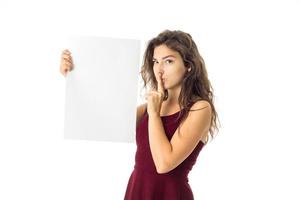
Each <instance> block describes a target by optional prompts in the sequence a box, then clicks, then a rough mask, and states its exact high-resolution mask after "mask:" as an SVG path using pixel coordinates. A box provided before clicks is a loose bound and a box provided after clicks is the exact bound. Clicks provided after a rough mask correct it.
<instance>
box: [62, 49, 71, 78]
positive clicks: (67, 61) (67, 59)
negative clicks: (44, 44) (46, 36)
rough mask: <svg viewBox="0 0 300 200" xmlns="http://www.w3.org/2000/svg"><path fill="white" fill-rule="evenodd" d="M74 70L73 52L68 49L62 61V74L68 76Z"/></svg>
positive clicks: (63, 52) (63, 53) (63, 54)
mask: <svg viewBox="0 0 300 200" xmlns="http://www.w3.org/2000/svg"><path fill="white" fill-rule="evenodd" d="M72 69H73V61H72V56H71V52H70V51H69V50H68V49H65V50H63V51H62V54H61V61H60V73H62V75H64V76H66V75H67V72H68V71H71V70H72Z"/></svg>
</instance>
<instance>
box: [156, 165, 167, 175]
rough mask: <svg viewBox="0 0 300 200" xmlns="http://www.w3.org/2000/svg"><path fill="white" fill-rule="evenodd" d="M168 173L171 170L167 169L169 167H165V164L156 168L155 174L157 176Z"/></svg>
mask: <svg viewBox="0 0 300 200" xmlns="http://www.w3.org/2000/svg"><path fill="white" fill-rule="evenodd" d="M169 171H171V170H170V168H169V165H167V164H166V163H164V164H162V165H160V166H157V167H156V172H157V173H158V174H165V173H168V172H169Z"/></svg>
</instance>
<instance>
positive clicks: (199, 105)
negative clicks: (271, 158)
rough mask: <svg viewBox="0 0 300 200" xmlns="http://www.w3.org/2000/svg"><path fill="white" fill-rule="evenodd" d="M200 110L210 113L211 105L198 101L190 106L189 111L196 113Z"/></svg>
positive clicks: (204, 101)
mask: <svg viewBox="0 0 300 200" xmlns="http://www.w3.org/2000/svg"><path fill="white" fill-rule="evenodd" d="M202 109H207V110H208V111H209V112H210V111H211V105H210V103H209V102H208V101H206V100H198V101H196V102H195V103H194V104H193V105H192V106H191V109H190V110H191V111H198V110H202Z"/></svg>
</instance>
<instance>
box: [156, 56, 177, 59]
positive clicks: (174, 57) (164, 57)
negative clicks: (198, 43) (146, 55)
mask: <svg viewBox="0 0 300 200" xmlns="http://www.w3.org/2000/svg"><path fill="white" fill-rule="evenodd" d="M168 57H174V58H176V57H175V56H174V55H168V56H165V57H163V58H162V59H166V58H168ZM153 60H156V58H153Z"/></svg>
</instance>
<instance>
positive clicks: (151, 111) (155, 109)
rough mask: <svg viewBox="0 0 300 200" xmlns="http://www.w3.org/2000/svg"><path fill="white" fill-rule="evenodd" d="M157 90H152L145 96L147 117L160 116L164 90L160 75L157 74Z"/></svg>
mask: <svg viewBox="0 0 300 200" xmlns="http://www.w3.org/2000/svg"><path fill="white" fill-rule="evenodd" d="M157 82H158V83H157V90H152V91H150V92H149V93H147V94H146V100H147V101H148V103H147V112H148V115H149V116H150V115H158V116H160V109H161V104H162V102H163V100H164V97H165V89H164V86H163V82H162V74H161V73H159V77H158V79H157Z"/></svg>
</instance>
